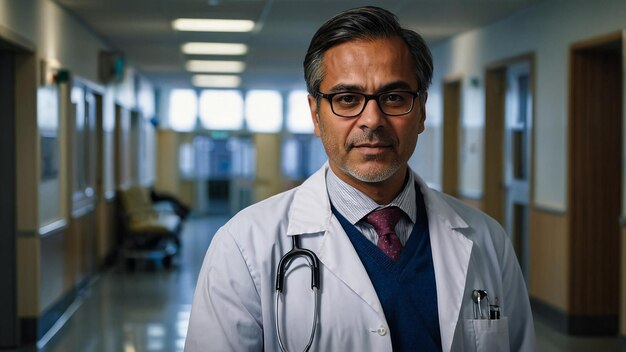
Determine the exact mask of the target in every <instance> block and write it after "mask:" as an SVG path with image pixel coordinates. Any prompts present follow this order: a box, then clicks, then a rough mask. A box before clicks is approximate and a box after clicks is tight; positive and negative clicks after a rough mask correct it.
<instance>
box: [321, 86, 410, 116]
mask: <svg viewBox="0 0 626 352" xmlns="http://www.w3.org/2000/svg"><path fill="white" fill-rule="evenodd" d="M393 93H409V94H411V95H412V96H413V99H412V100H411V108H409V110H408V111H407V112H404V113H401V114H388V113H386V112H385V110H383V108H382V106H381V105H380V100H379V99H380V97H382V96H383V95H385V94H393ZM315 94H316V95H317V96H319V97H322V98H324V99H326V100H328V103H329V104H330V109H331V110H332V112H333V114H335V115H337V116H340V117H345V118H353V117H357V116H359V115H361V114H362V113H363V110H365V107H366V106H367V103H368V102H369V101H370V100H374V101H376V105H377V106H378V109H380V111H381V112H382V113H383V114H385V115H387V116H403V115H406V114H409V113H411V111H413V108H414V107H415V99H416V98H417V97H419V96H420V94H421V91H419V90H418V91H417V92H414V91H408V90H390V91H386V92H380V93H378V94H364V93H358V92H349V91H344V92H336V93H329V94H326V93H322V92H320V91H316V92H315ZM339 94H357V95H360V96H362V97H365V102H364V103H363V107H362V108H361V111H359V112H358V113H357V114H354V115H342V114H338V113H337V112H335V107H334V106H333V98H334V97H335V96H337V95H339Z"/></svg>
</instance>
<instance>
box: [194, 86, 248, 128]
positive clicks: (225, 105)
mask: <svg viewBox="0 0 626 352" xmlns="http://www.w3.org/2000/svg"><path fill="white" fill-rule="evenodd" d="M200 122H202V126H203V127H204V128H206V129H209V130H240V129H241V128H242V127H243V98H242V96H241V92H239V91H238V90H204V91H202V93H201V94H200Z"/></svg>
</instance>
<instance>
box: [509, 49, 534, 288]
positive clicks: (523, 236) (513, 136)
mask: <svg viewBox="0 0 626 352" xmlns="http://www.w3.org/2000/svg"><path fill="white" fill-rule="evenodd" d="M506 87H507V88H506V104H505V123H504V126H505V130H504V150H505V156H504V180H505V213H504V214H505V217H504V227H505V229H506V230H507V233H508V234H509V236H511V240H512V242H513V247H514V248H515V253H516V254H517V257H518V259H519V262H520V266H521V268H522V272H523V274H524V277H525V278H528V263H529V255H528V247H529V244H528V214H529V198H530V197H529V194H530V155H531V150H530V148H531V124H532V98H531V94H530V64H529V63H528V62H527V61H522V62H519V63H515V64H511V65H508V66H507V68H506Z"/></svg>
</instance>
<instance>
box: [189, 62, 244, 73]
mask: <svg viewBox="0 0 626 352" xmlns="http://www.w3.org/2000/svg"><path fill="white" fill-rule="evenodd" d="M185 67H186V68H187V71H191V72H222V73H240V72H243V70H244V69H245V68H246V64H244V63H243V62H241V61H218V60H190V61H187V64H186V65H185Z"/></svg>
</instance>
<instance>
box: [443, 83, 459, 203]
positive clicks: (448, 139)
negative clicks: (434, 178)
mask: <svg viewBox="0 0 626 352" xmlns="http://www.w3.org/2000/svg"><path fill="white" fill-rule="evenodd" d="M460 120H461V81H460V80H455V81H450V82H446V83H444V86H443V172H442V174H443V182H442V190H443V192H445V193H447V194H449V195H451V196H454V197H458V195H459V130H460Z"/></svg>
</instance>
